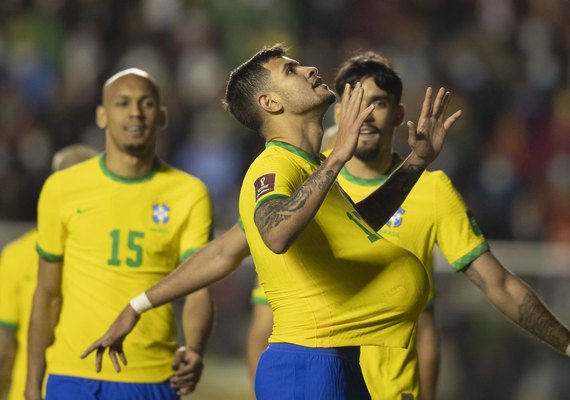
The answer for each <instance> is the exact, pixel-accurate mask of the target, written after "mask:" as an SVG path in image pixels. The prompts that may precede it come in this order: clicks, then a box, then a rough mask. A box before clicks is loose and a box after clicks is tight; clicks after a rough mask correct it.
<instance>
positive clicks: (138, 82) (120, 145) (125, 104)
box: [97, 75, 166, 156]
mask: <svg viewBox="0 0 570 400" xmlns="http://www.w3.org/2000/svg"><path fill="white" fill-rule="evenodd" d="M165 120H166V115H165V110H164V109H163V108H162V107H161V106H160V101H159V99H158V95H157V92H156V90H155V88H154V87H153V85H152V83H151V82H150V81H149V80H148V79H145V78H144V77H141V76H138V75H125V76H122V77H120V78H118V79H117V80H116V81H114V82H112V83H111V84H109V86H108V87H107V88H105V91H104V98H103V106H100V108H99V109H98V121H97V122H98V124H99V126H100V127H101V128H104V129H106V132H107V140H108V141H110V142H111V143H110V145H111V146H110V147H111V148H116V149H118V150H119V151H121V152H125V153H128V154H130V155H133V156H143V155H147V154H148V153H149V152H154V144H155V140H156V131H157V130H158V129H159V128H162V127H163V126H164V124H165Z"/></svg>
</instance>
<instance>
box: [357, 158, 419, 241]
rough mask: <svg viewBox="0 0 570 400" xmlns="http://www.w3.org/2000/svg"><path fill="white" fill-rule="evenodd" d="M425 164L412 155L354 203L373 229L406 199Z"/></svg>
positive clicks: (382, 223) (379, 226) (380, 224)
mask: <svg viewBox="0 0 570 400" xmlns="http://www.w3.org/2000/svg"><path fill="white" fill-rule="evenodd" d="M425 168H426V165H425V164H424V163H422V162H420V161H418V160H417V159H416V158H415V157H413V156H412V155H411V156H409V157H408V158H407V159H406V160H405V161H404V162H403V163H402V165H400V167H399V168H398V169H397V170H395V171H394V172H393V173H392V175H390V177H389V178H388V180H387V181H386V182H385V183H384V184H383V185H382V186H380V187H379V188H378V189H376V190H375V191H374V192H373V193H372V194H371V195H370V196H368V197H367V198H365V199H364V200H362V201H360V202H359V203H357V204H356V209H357V210H358V212H359V214H360V215H361V216H362V218H364V220H365V221H366V222H367V223H368V225H370V227H372V228H373V229H374V230H375V231H377V230H379V229H380V228H382V226H384V224H385V223H386V222H388V220H389V219H390V218H391V217H392V215H394V213H395V212H396V211H397V210H398V208H399V207H400V205H401V204H402V203H403V202H404V200H405V199H406V196H407V195H408V194H409V193H410V191H411V190H412V188H413V187H414V185H415V184H416V182H417V181H418V179H419V178H420V176H421V174H422V173H423V172H424V170H425Z"/></svg>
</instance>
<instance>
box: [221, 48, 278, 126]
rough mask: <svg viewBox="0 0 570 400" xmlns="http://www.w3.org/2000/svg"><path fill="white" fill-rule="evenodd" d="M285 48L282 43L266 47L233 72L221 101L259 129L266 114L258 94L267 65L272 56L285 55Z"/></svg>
mask: <svg viewBox="0 0 570 400" xmlns="http://www.w3.org/2000/svg"><path fill="white" fill-rule="evenodd" d="M286 51H287V50H286V48H285V47H283V45H281V44H275V45H273V46H271V47H265V48H263V49H262V50H260V51H258V52H257V53H255V54H254V55H253V57H251V58H250V59H249V60H247V61H246V62H244V63H243V64H241V65H240V66H239V67H237V68H236V69H234V70H233V71H232V72H231V73H230V78H229V79H228V84H227V86H226V94H225V95H224V99H223V100H222V103H223V105H224V108H225V110H226V111H228V112H229V113H230V114H232V115H233V116H234V117H235V118H236V119H237V120H238V121H239V122H241V123H242V124H243V125H245V126H246V127H248V128H250V129H253V130H254V131H257V132H259V131H260V130H261V128H262V126H263V118H262V114H261V113H260V111H259V109H258V108H257V107H256V105H255V96H256V95H257V94H258V93H259V91H260V90H261V89H263V88H264V87H265V86H266V85H267V79H268V77H269V70H268V69H267V68H265V67H264V65H265V64H267V63H268V62H269V61H270V60H271V59H273V58H276V57H283V56H284V55H285V53H286Z"/></svg>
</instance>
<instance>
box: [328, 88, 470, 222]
mask: <svg viewBox="0 0 570 400" xmlns="http://www.w3.org/2000/svg"><path fill="white" fill-rule="evenodd" d="M449 100H450V94H449V92H446V91H445V89H444V88H441V89H440V90H439V92H438V93H437V96H436V98H435V101H434V102H433V105H432V89H431V88H428V89H427V91H426V94H425V97H424V103H423V106H422V111H421V113H420V118H419V120H418V125H417V128H416V125H415V124H414V123H413V122H411V121H409V122H408V144H409V145H410V147H411V148H412V152H411V153H410V155H409V156H408V157H407V158H406V160H404V162H403V163H402V164H401V165H400V167H399V168H398V169H396V170H395V171H394V172H393V173H392V174H391V175H390V177H389V178H388V180H387V181H386V182H385V183H384V184H383V185H382V186H380V187H379V188H378V189H377V190H375V191H374V192H373V193H372V194H371V195H370V196H368V197H367V198H365V199H364V200H362V201H361V202H359V203H357V204H356V209H357V210H358V212H359V213H360V215H361V216H362V218H364V220H365V221H366V222H367V223H368V224H369V225H370V226H371V227H372V228H373V229H374V230H375V231H377V230H379V229H380V228H381V227H382V226H384V224H385V223H386V222H387V221H388V220H389V219H390V218H391V217H392V215H394V213H395V212H396V210H397V209H398V207H399V206H400V205H401V204H402V202H403V201H404V200H405V198H406V196H407V195H408V193H410V190H412V188H413V186H414V185H415V183H416V182H417V181H418V179H419V177H420V175H421V174H422V172H423V171H424V170H425V168H426V167H427V165H428V164H429V163H431V162H432V161H433V160H435V159H436V157H437V156H438V155H439V153H440V152H441V149H442V148H443V142H444V141H445V137H446V135H447V131H448V130H449V128H451V126H452V125H453V124H454V123H455V121H457V120H458V119H459V117H461V110H460V111H456V112H455V113H454V114H453V115H451V116H450V117H448V118H447V119H444V118H445V112H446V110H447V106H448V105H449ZM337 140H338V139H337Z"/></svg>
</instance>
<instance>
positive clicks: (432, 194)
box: [338, 155, 489, 304]
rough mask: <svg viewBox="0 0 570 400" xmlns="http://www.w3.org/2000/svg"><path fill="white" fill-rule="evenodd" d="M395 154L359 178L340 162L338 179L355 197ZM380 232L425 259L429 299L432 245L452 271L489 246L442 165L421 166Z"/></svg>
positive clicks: (366, 191)
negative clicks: (374, 171) (434, 168)
mask: <svg viewBox="0 0 570 400" xmlns="http://www.w3.org/2000/svg"><path fill="white" fill-rule="evenodd" d="M400 161H401V160H400V158H399V157H397V156H396V155H394V162H393V164H392V168H390V170H389V171H388V172H387V174H386V175H383V176H380V177H378V178H376V179H362V178H358V177H356V176H354V175H352V174H351V173H350V172H349V171H348V170H347V169H346V168H343V169H342V170H341V172H340V174H339V176H338V182H339V184H340V186H341V187H342V189H343V190H344V191H345V192H346V193H347V194H348V195H349V196H350V198H351V199H352V200H353V201H354V202H355V203H358V202H359V201H362V200H364V199H365V198H366V197H368V196H369V195H370V194H371V193H372V192H374V191H375V190H376V189H377V188H378V187H380V186H381V185H382V184H383V183H384V182H385V181H386V179H388V176H389V175H390V173H392V171H393V170H394V169H396V167H398V165H399V164H400ZM379 233H380V234H381V235H382V236H383V237H384V238H386V239H388V240H390V241H391V242H393V243H395V244H397V245H399V246H402V247H404V248H406V249H407V250H409V251H411V252H412V253H414V254H415V255H416V256H417V257H418V258H419V259H420V260H421V261H422V263H423V264H424V265H425V267H426V269H427V271H428V276H429V278H430V297H429V300H428V304H431V303H432V302H433V298H434V295H435V289H434V285H433V249H434V245H437V246H438V247H439V248H440V250H441V251H442V253H443V254H444V256H445V258H446V259H447V261H448V262H449V264H450V265H451V267H452V268H453V270H455V271H461V270H462V269H463V268H465V267H466V266H467V265H469V264H470V263H471V262H473V260H475V259H476V258H477V257H479V256H480V255H481V254H483V253H484V252H486V251H487V250H488V249H489V245H488V244H487V241H486V240H485V237H484V236H483V235H482V234H481V232H480V230H479V228H478V227H477V224H476V222H475V220H474V218H473V217H472V216H471V214H470V212H469V210H468V209H467V206H466V205H465V202H464V201H463V199H462V198H461V196H460V195H459V193H458V192H457V190H456V189H455V188H454V186H453V184H452V183H451V181H450V179H449V178H448V176H447V175H446V174H445V173H444V172H443V171H433V172H429V171H425V172H424V173H423V174H422V176H421V177H420V179H419V180H418V182H417V183H416V184H415V186H414V187H413V188H412V190H411V192H410V194H409V195H408V196H407V197H406V200H404V202H403V203H402V205H401V206H400V208H399V209H398V211H396V213H395V214H394V215H393V216H392V218H390V220H389V221H388V222H387V223H386V225H384V226H383V227H382V228H381V229H380V231H379Z"/></svg>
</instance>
